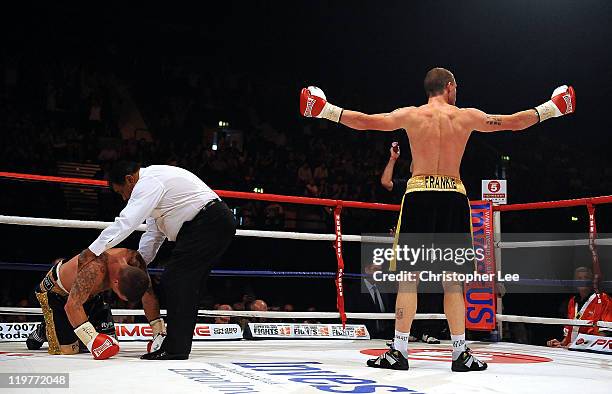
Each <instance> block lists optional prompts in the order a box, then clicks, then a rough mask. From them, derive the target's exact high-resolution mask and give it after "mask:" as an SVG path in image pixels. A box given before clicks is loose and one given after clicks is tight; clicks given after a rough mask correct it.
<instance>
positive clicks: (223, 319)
mask: <svg viewBox="0 0 612 394" xmlns="http://www.w3.org/2000/svg"><path fill="white" fill-rule="evenodd" d="M215 310H217V311H231V310H233V309H232V307H231V306H229V305H227V304H221V305H216V306H215ZM231 320H232V318H231V317H230V316H217V317H215V324H230V322H231Z"/></svg>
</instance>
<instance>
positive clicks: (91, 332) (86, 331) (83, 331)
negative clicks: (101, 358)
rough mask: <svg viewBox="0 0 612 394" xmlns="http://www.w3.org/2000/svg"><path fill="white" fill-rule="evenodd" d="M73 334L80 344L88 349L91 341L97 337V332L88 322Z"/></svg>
mask: <svg viewBox="0 0 612 394" xmlns="http://www.w3.org/2000/svg"><path fill="white" fill-rule="evenodd" d="M74 333H75V334H76V336H77V337H79V339H80V340H81V342H83V343H84V344H85V345H86V346H87V348H88V349H89V347H90V346H91V343H92V342H93V340H94V339H95V338H96V336H97V335H98V332H97V331H96V329H95V328H94V326H93V325H92V324H91V323H90V322H88V321H86V322H85V323H83V324H81V325H80V326H78V327H77V328H75V329H74ZM90 350H91V349H90Z"/></svg>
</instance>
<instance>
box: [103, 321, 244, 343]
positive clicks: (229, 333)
mask: <svg viewBox="0 0 612 394" xmlns="http://www.w3.org/2000/svg"><path fill="white" fill-rule="evenodd" d="M115 332H116V334H117V338H118V339H119V341H147V340H149V339H151V338H152V337H153V332H152V330H151V326H150V325H148V324H120V323H118V324H115ZM210 339H215V340H217V339H242V330H241V329H240V326H239V325H238V324H196V326H195V329H194V330H193V340H194V341H204V340H210Z"/></svg>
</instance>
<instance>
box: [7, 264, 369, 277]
mask: <svg viewBox="0 0 612 394" xmlns="http://www.w3.org/2000/svg"><path fill="white" fill-rule="evenodd" d="M49 268H51V265H50V264H35V263H10V262H6V261H0V269H8V270H17V271H48V270H49ZM162 272H164V269H163V268H149V273H150V274H153V275H161V273H162ZM210 276H221V277H224V276H225V277H227V276H233V277H263V278H266V277H273V278H315V279H320V278H329V279H334V278H335V277H336V273H335V272H324V271H264V270H260V271H255V270H254V271H251V270H212V271H211V273H210ZM344 277H345V278H348V279H359V278H361V277H362V275H361V274H352V273H345V274H344Z"/></svg>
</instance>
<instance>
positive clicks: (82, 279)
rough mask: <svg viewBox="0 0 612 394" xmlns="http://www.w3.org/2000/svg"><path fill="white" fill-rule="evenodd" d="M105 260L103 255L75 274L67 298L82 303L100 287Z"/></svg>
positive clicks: (104, 271) (105, 255)
mask: <svg viewBox="0 0 612 394" xmlns="http://www.w3.org/2000/svg"><path fill="white" fill-rule="evenodd" d="M107 258H108V255H107V254H106V253H103V254H101V255H100V256H99V257H98V258H96V259H94V260H93V261H92V262H90V263H89V264H86V265H85V266H84V267H83V268H81V269H80V270H79V271H78V272H77V276H76V279H75V280H74V283H73V285H72V288H71V289H70V295H69V298H72V299H73V301H78V302H81V303H84V302H85V301H87V299H88V298H89V297H90V296H91V295H93V292H94V291H96V290H99V289H100V288H101V287H102V285H103V284H104V280H105V278H106V262H107Z"/></svg>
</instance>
